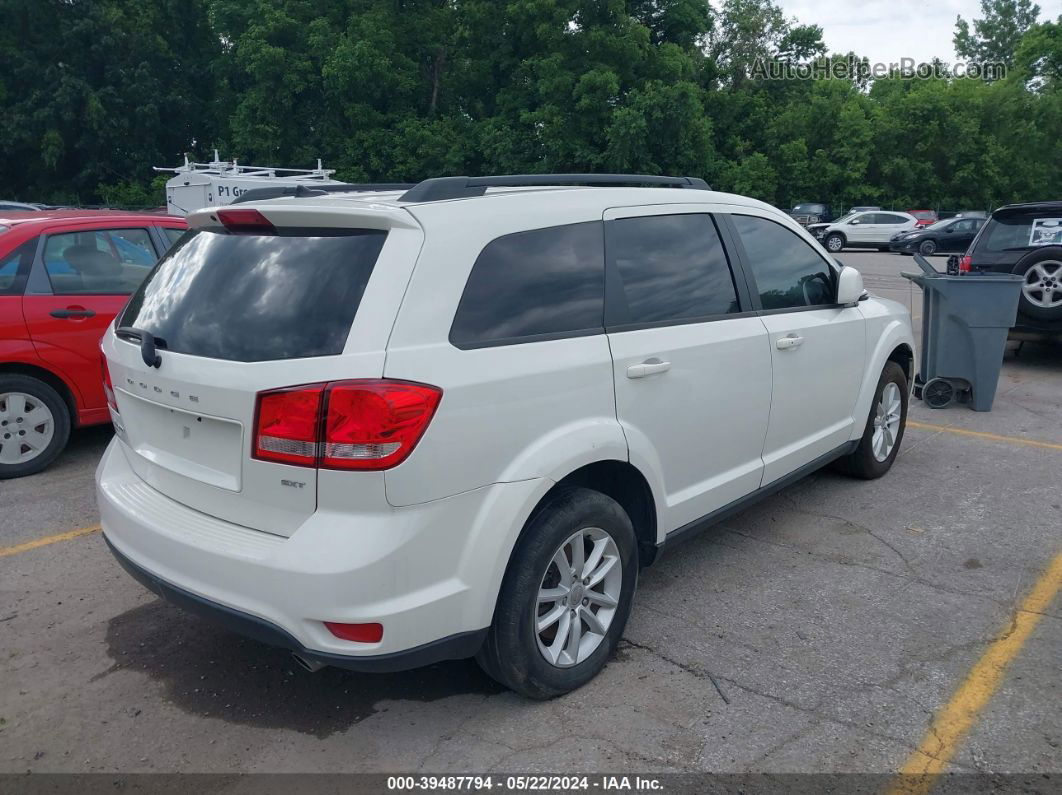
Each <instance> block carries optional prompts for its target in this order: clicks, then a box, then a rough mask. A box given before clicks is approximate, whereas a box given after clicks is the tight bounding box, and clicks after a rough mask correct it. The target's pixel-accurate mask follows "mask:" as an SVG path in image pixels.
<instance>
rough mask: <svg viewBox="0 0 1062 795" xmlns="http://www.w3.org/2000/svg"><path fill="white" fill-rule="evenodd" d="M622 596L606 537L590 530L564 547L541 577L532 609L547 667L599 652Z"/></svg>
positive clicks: (615, 552) (614, 551) (614, 552)
mask: <svg viewBox="0 0 1062 795" xmlns="http://www.w3.org/2000/svg"><path fill="white" fill-rule="evenodd" d="M622 591H623V567H622V566H621V565H620V554H619V548H618V547H617V546H616V542H615V541H614V540H613V539H612V536H610V535H609V534H608V533H607V532H605V531H604V530H602V529H601V528H599V527H587V528H584V529H582V530H579V531H577V532H576V533H574V534H573V535H572V536H571V537H570V538H569V539H568V540H566V541H565V542H564V543H563V544H561V545H560V547H559V548H558V549H557V551H556V552H554V553H553V557H552V559H551V560H550V562H549V565H547V566H546V571H545V572H544V573H543V575H542V583H541V585H540V586H539V589H538V604H537V605H536V606H535V608H534V612H535V615H534V621H535V632H536V636H537V638H538V650H539V652H541V653H542V656H543V657H545V658H546V661H547V662H549V663H550V664H551V665H556V666H557V667H558V668H567V667H569V666H572V665H577V664H579V663H581V662H583V661H584V660H586V659H587V658H588V657H589V656H590V655H591V654H593V653H594V652H595V651H597V647H598V646H599V645H600V644H601V641H603V640H604V639H605V635H606V634H608V628H609V627H610V626H611V625H612V619H613V618H614V617H615V615H616V607H617V606H618V605H619V598H620V594H621V593H622Z"/></svg>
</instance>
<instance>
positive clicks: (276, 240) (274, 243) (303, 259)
mask: <svg viewBox="0 0 1062 795" xmlns="http://www.w3.org/2000/svg"><path fill="white" fill-rule="evenodd" d="M386 237H387V233H386V232H383V231H380V230H375V229H355V230H343V232H342V234H336V235H330V236H319V235H318V233H317V232H315V233H314V236H302V235H298V234H295V233H292V232H286V233H285V234H281V235H230V234H222V233H217V232H193V233H191V234H189V235H188V236H186V237H182V238H181V239H180V240H179V241H178V242H177V243H176V244H175V245H174V246H173V248H171V249H170V250H169V252H168V253H167V254H166V255H165V256H164V257H163V258H162V259H161V260H160V261H159V264H158V265H157V266H156V268H155V270H154V271H152V272H151V274H150V275H149V276H148V277H147V279H146V280H145V281H144V283H143V285H141V287H140V289H139V290H138V291H137V292H136V293H135V294H134V295H133V297H132V298H131V299H130V301H129V304H128V306H127V307H126V309H125V311H124V312H123V314H122V316H121V321H120V323H119V325H122V326H132V327H134V328H137V329H141V330H144V331H149V332H151V334H153V335H154V336H155V337H156V338H157V340H158V339H161V343H160V347H162V348H164V349H165V350H170V351H176V352H178V353H187V354H191V355H193V356H204V357H208V358H212V359H228V360H232V361H241V362H258V361H272V360H277V359H297V358H304V357H312V356H329V355H335V354H339V353H342V352H343V348H344V346H345V345H346V340H347V336H348V334H349V332H350V328H351V324H352V323H353V322H354V317H355V315H356V313H357V311H358V305H359V304H360V303H361V297H362V295H363V293H364V292H365V286H366V284H367V283H368V281H369V277H370V275H371V274H372V270H373V267H374V266H375V264H376V259H377V257H378V256H379V254H380V251H381V249H382V248H383V244H384V240H385V239H386Z"/></svg>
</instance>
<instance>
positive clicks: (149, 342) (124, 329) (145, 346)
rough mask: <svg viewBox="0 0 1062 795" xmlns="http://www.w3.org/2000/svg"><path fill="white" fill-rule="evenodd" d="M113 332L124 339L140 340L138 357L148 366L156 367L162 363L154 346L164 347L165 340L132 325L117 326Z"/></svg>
mask: <svg viewBox="0 0 1062 795" xmlns="http://www.w3.org/2000/svg"><path fill="white" fill-rule="evenodd" d="M115 333H116V334H117V335H118V336H119V337H122V338H124V339H133V340H137V341H139V342H140V358H141V359H143V360H144V364H146V365H147V366H148V367H158V366H159V365H161V364H162V357H160V356H159V355H158V352H157V351H156V350H155V349H156V348H165V347H166V340H164V339H162V337H156V336H155V335H153V334H152V333H151V332H150V331H144V329H141V328H134V327H133V326H119V327H118V328H117V329H116V330H115Z"/></svg>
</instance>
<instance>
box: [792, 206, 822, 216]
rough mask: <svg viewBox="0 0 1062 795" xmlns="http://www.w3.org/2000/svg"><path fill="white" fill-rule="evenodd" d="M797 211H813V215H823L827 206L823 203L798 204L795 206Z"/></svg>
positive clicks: (794, 209)
mask: <svg viewBox="0 0 1062 795" xmlns="http://www.w3.org/2000/svg"><path fill="white" fill-rule="evenodd" d="M793 212H795V213H811V214H812V215H822V214H823V213H824V212H826V206H825V205H823V204H798V205H797V206H796V207H794V208H793Z"/></svg>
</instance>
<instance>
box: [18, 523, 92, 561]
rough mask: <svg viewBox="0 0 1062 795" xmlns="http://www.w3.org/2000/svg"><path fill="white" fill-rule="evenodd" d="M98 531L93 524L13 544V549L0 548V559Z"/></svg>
mask: <svg viewBox="0 0 1062 795" xmlns="http://www.w3.org/2000/svg"><path fill="white" fill-rule="evenodd" d="M99 529H100V526H99V525H98V524H94V525H92V526H91V527H79V528H78V529H77V530H68V531H66V532H65V533H56V534H55V535H51V536H44V537H43V538H36V539H34V540H33V541H27V542H26V543H24V544H15V546H13V547H0V558H9V557H11V556H12V555H18V554H21V553H23V552H29V551H30V550H31V549H38V548H40V547H46V546H48V545H49V544H58V543H59V542H60V541H70V540H72V539H74V538H80V537H81V536H87V535H90V534H92V533H95V532H98V531H99Z"/></svg>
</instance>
